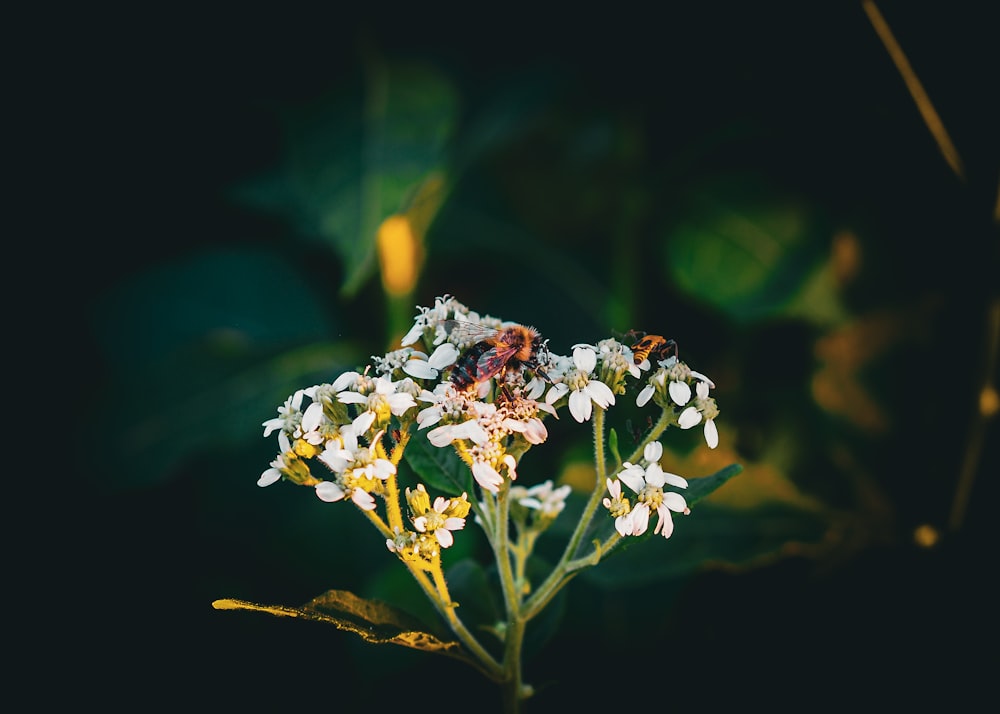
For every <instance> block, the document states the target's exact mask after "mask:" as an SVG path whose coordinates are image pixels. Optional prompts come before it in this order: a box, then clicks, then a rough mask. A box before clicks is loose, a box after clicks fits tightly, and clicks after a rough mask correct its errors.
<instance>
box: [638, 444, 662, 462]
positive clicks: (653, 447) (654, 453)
mask: <svg viewBox="0 0 1000 714" xmlns="http://www.w3.org/2000/svg"><path fill="white" fill-rule="evenodd" d="M642 457H643V458H644V459H646V461H648V462H649V463H653V462H654V461H659V460H660V458H662V457H663V444H661V443H660V442H658V441H651V442H649V443H648V444H646V448H645V449H643V450H642Z"/></svg>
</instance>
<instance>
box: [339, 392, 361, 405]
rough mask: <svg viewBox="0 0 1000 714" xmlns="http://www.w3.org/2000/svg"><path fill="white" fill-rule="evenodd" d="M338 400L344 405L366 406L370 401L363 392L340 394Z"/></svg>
mask: <svg viewBox="0 0 1000 714" xmlns="http://www.w3.org/2000/svg"><path fill="white" fill-rule="evenodd" d="M337 399H338V400H339V401H340V402H341V403H343V404H364V403H366V402H367V401H368V397H366V396H365V395H364V394H362V393H361V392H351V391H346V392H338V393H337Z"/></svg>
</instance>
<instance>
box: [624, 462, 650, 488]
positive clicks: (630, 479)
mask: <svg viewBox="0 0 1000 714" xmlns="http://www.w3.org/2000/svg"><path fill="white" fill-rule="evenodd" d="M618 479H619V480H620V481H624V482H625V485H626V486H628V487H629V488H630V489H632V490H633V491H635V492H636V493H639V491H641V490H642V489H643V487H644V486H645V485H646V471H645V469H643V468H642V467H641V466H628V467H627V468H626V469H625V470H624V471H622V472H621V473H620V474H618Z"/></svg>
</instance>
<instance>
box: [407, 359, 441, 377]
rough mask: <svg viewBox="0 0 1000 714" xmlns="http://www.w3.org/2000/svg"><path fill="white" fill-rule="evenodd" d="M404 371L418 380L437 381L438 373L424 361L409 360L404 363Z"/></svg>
mask: <svg viewBox="0 0 1000 714" xmlns="http://www.w3.org/2000/svg"><path fill="white" fill-rule="evenodd" d="M403 371H404V372H406V373H407V374H408V375H410V376H411V377H416V378H417V379H437V376H438V371H437V370H436V369H434V368H433V367H431V366H430V365H429V364H427V363H426V362H424V361H423V360H422V359H408V360H406V362H404V363H403Z"/></svg>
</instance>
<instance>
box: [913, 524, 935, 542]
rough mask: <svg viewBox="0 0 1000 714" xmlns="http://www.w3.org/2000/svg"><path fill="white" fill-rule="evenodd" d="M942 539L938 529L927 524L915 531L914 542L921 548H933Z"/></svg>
mask: <svg viewBox="0 0 1000 714" xmlns="http://www.w3.org/2000/svg"><path fill="white" fill-rule="evenodd" d="M940 539H941V534H940V533H939V532H938V530H937V528H935V527H934V526H930V525H927V524H926V523H924V524H923V525H920V526H917V527H916V529H915V530H914V531H913V542H914V543H916V544H917V545H919V546H920V547H921V548H933V547H934V546H935V545H937V542H938V541H939V540H940Z"/></svg>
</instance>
